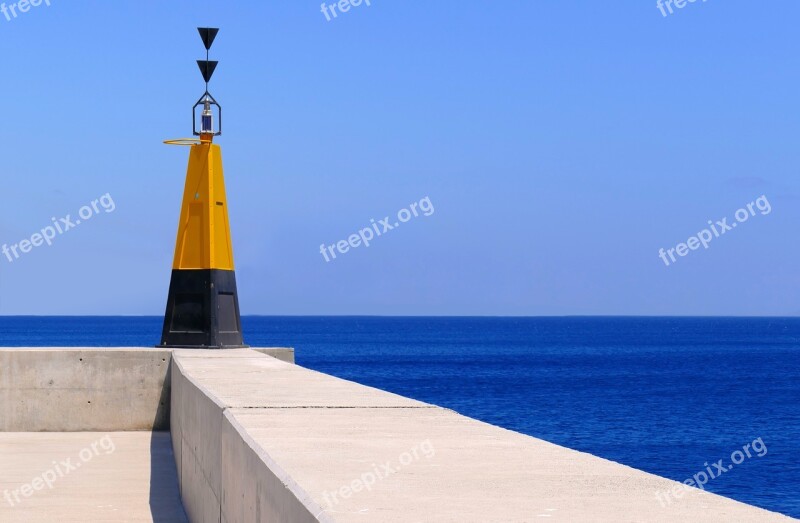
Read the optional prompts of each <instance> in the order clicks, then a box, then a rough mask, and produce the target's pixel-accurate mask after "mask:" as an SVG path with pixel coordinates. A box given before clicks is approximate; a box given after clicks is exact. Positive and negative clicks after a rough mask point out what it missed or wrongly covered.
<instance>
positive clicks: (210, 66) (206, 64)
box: [197, 60, 219, 83]
mask: <svg viewBox="0 0 800 523" xmlns="http://www.w3.org/2000/svg"><path fill="white" fill-rule="evenodd" d="M218 63H219V62H216V61H214V60H198V61H197V65H198V67H200V72H201V73H202V75H203V79H204V80H205V81H206V83H208V82H209V80H211V76H212V75H213V74H214V70H215V69H216V68H217V64H218Z"/></svg>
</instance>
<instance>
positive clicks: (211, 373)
mask: <svg viewBox="0 0 800 523" xmlns="http://www.w3.org/2000/svg"><path fill="white" fill-rule="evenodd" d="M173 363H174V364H173V367H172V384H173V396H172V429H173V445H174V446H175V456H176V460H177V462H178V468H179V482H180V484H181V494H182V497H183V502H184V505H185V507H186V510H187V513H188V514H189V517H190V518H191V520H192V521H193V522H207V521H209V522H210V521H220V520H221V521H223V522H227V523H233V522H244V521H275V522H280V521H285V522H292V523H295V522H313V521H323V522H330V521H337V522H372V521H380V522H387V523H391V522H401V521H402V522H406V521H436V522H449V521H452V522H471V521H475V522H500V521H520V522H521V521H540V520H543V518H547V519H544V520H546V521H568V522H585V521H592V522H614V523H619V522H634V521H637V522H643V521H653V522H680V523H686V522H687V521H704V522H726V523H727V522H733V521H735V522H762V521H763V522H766V521H792V519H791V518H788V517H785V516H781V515H779V514H775V513H772V512H768V511H765V510H762V509H758V508H756V507H752V506H749V505H745V504H742V503H738V502H736V501H733V500H730V499H727V498H723V497H720V496H716V495H713V494H709V493H707V492H702V491H699V490H689V491H686V492H685V493H684V494H682V496H681V497H680V498H673V499H674V501H673V502H672V503H671V504H670V505H668V506H662V505H661V504H660V503H659V501H658V500H657V498H656V493H657V492H658V491H669V490H671V489H673V488H675V487H678V488H680V489H681V492H684V491H683V486H682V485H681V484H680V483H677V482H674V481H670V480H667V479H664V478H660V477H658V476H654V475H651V474H647V473H645V472H642V471H638V470H635V469H632V468H630V467H626V466H624V465H621V464H618V463H614V462H611V461H607V460H604V459H601V458H598V457H595V456H591V455H589V454H585V453H581V452H577V451H574V450H570V449H567V448H564V447H559V446H557V445H553V444H550V443H547V442H544V441H541V440H538V439H535V438H531V437H528V436H524V435H522V434H518V433H515V432H511V431H508V430H504V429H501V428H499V427H495V426H492V425H487V424H485V423H481V422H479V421H476V420H473V419H470V418H466V417H463V416H460V415H458V414H456V413H454V412H452V411H449V410H446V409H441V408H438V407H434V406H432V405H427V404H424V403H420V402H417V401H413V400H409V399H407V398H402V397H400V396H396V395H394V394H390V393H388V392H384V391H379V390H377V389H372V388H369V387H364V386H361V385H358V384H355V383H351V382H347V381H345V380H340V379H337V378H333V377H331V376H327V375H324V374H320V373H317V372H313V371H310V370H306V369H303V368H301V367H297V366H294V365H289V364H285V363H283V362H280V361H277V360H274V359H270V358H267V357H265V356H263V355H260V354H254V353H253V352H252V351H247V350H241V351H229V352H228V353H227V357H224V358H221V357H220V354H218V353H214V352H212V351H207V352H204V351H191V352H187V351H176V352H175V353H174V360H173Z"/></svg>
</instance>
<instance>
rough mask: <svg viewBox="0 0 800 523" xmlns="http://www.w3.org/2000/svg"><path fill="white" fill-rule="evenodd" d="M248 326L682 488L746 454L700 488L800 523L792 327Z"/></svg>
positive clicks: (96, 327)
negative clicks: (703, 473)
mask: <svg viewBox="0 0 800 523" xmlns="http://www.w3.org/2000/svg"><path fill="white" fill-rule="evenodd" d="M243 322H244V329H245V341H246V342H248V343H249V344H251V345H253V346H293V347H295V348H296V350H297V353H296V356H297V362H298V363H299V364H301V365H304V366H307V367H310V368H313V369H317V370H320V371H322V372H326V373H329V374H334V375H337V376H341V377H343V378H347V379H351V380H354V381H358V382H360V383H365V384H367V385H372V386H375V387H379V388H382V389H386V390H390V391H392V392H396V393H398V394H402V395H404V396H410V397H413V398H416V399H419V400H422V401H426V402H430V403H434V404H437V405H442V406H445V407H448V408H451V409H453V410H456V411H458V412H460V413H462V414H465V415H467V416H472V417H475V418H478V419H481V420H484V421H487V422H489V423H494V424H497V425H501V426H503V427H506V428H509V429H512V430H516V431H519V432H523V433H525V434H530V435H531V436H536V437H539V438H543V439H546V440H548V441H552V442H554V443H558V444H561V445H565V446H568V447H572V448H576V449H579V450H583V451H586V452H590V453H592V454H596V455H598V456H603V457H605V458H608V459H611V460H614V461H619V462H621V463H625V464H627V465H630V466H633V467H636V468H639V469H643V470H646V471H649V472H653V473H655V474H659V475H662V476H666V477H669V478H672V479H675V480H679V481H683V480H685V479H687V478H690V477H692V476H693V475H695V474H697V473H698V472H701V471H705V470H706V465H705V464H706V463H708V466H712V465H711V464H712V463H714V462H716V461H717V460H719V459H723V460H724V464H725V465H726V466H727V465H730V464H731V454H732V453H733V452H734V451H736V450H741V449H742V447H744V446H745V445H747V444H751V447H749V448H748V452H750V454H751V457H750V458H747V457H746V456H744V459H743V461H742V463H740V464H738V465H735V466H734V468H732V469H731V470H729V471H727V472H725V473H724V474H722V475H720V476H719V477H717V478H715V479H711V480H710V481H709V482H708V483H707V484H706V489H707V490H710V491H712V492H716V493H718V494H721V495H724V496H728V497H732V498H735V499H738V500H740V501H743V502H746V503H751V504H754V505H758V506H761V507H764V508H767V509H770V510H775V511H778V512H783V513H785V514H789V515H792V516H795V517H800V319H798V318H770V319H741V318H717V319H711V318H373V317H369V318H366V317H361V318H358V317H333V318H331V317H327V318H324V317H248V318H244V319H243ZM160 332H161V318H29V317H11V318H9V317H5V318H0V345H6V346H9V345H11V346H36V345H40V346H41V345H49V346H53V345H64V346H75V345H78V346H142V345H144V346H152V345H155V344H156V343H157V342H158V339H159V336H160ZM758 438H761V439H760V441H761V442H763V447H762V446H761V444H760V443H757V444H756V445H752V442H753V441H755V440H758ZM753 448H755V449H756V450H750V449H753ZM764 449H765V450H766V453H764ZM756 451H758V452H756ZM758 454H763V456H760V457H759V456H758ZM743 455H744V453H743ZM737 458H738V456H737ZM712 470H715V469H714V468H713V466H712Z"/></svg>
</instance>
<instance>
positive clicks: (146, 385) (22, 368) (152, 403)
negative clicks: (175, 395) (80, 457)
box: [0, 347, 294, 432]
mask: <svg viewBox="0 0 800 523" xmlns="http://www.w3.org/2000/svg"><path fill="white" fill-rule="evenodd" d="M255 350H256V351H258V352H261V353H263V354H267V355H269V356H272V357H273V358H278V359H280V360H282V361H285V362H289V363H294V349H287V348H279V347H269V348H259V349H255ZM217 352H219V354H218V355H217V356H222V357H224V358H226V359H227V358H230V357H231V356H232V355H230V354H227V353H228V351H217ZM249 353H250V354H252V352H249ZM171 358H172V350H170V349H158V348H142V347H139V348H97V347H14V348H0V409H2V410H1V411H0V412H2V416H0V432H40V431H49V432H61V431H64V432H70V431H102V430H117V431H125V430H168V429H169V403H170V402H169V397H170V382H169V372H168V371H169V365H170V361H171ZM65 412H69V415H65Z"/></svg>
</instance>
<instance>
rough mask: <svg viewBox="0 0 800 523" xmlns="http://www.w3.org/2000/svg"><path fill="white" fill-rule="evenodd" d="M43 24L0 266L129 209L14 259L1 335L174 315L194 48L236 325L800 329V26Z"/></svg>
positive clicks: (11, 130) (781, 10)
mask: <svg viewBox="0 0 800 523" xmlns="http://www.w3.org/2000/svg"><path fill="white" fill-rule="evenodd" d="M51 3H52V5H51V6H49V7H48V6H46V5H45V4H42V5H41V6H39V7H34V8H31V9H30V10H29V11H28V12H26V13H24V14H19V16H18V17H17V18H12V20H11V21H7V20H6V19H5V17H3V16H2V15H0V45H1V49H2V62H1V63H0V67H2V82H1V83H0V98H1V99H2V111H0V138H1V139H2V146H1V147H2V149H1V151H2V154H0V180H2V196H3V204H2V205H0V244H15V243H18V242H19V241H20V240H22V239H24V238H30V237H31V235H33V234H34V233H36V232H37V231H38V230H40V229H41V228H43V227H45V226H47V225H48V224H50V218H51V217H62V216H65V215H66V214H72V215H73V217H74V216H75V215H76V214H77V210H78V209H79V208H80V207H81V206H83V205H85V204H88V203H90V202H91V201H92V200H93V199H96V198H98V197H99V196H101V195H103V194H106V193H109V194H110V195H111V196H112V197H113V200H114V202H115V204H116V209H115V211H114V212H112V213H103V212H102V210H101V213H100V215H99V216H96V217H94V218H93V219H92V220H90V221H87V222H84V223H81V224H80V225H79V226H78V227H76V228H74V229H72V230H70V231H68V232H67V233H65V234H64V235H61V236H58V237H57V238H56V239H55V241H54V243H53V245H52V246H46V245H43V246H40V247H37V248H34V249H33V250H32V251H31V252H29V253H27V254H24V255H22V256H21V257H20V258H19V259H16V260H15V261H14V262H13V263H10V262H8V260H7V259H6V258H5V257H0V293H1V294H0V314H76V315H82V314H148V315H160V314H163V312H164V305H165V301H166V296H167V287H168V284H169V276H170V269H171V259H172V254H173V249H174V241H175V232H176V227H177V220H178V213H179V211H180V201H181V193H182V190H183V182H184V176H185V168H186V160H187V153H188V151H187V149H186V148H180V147H168V146H166V145H163V144H162V143H161V141H162V140H163V139H167V138H177V137H182V136H187V135H189V134H190V132H191V128H190V125H191V121H190V119H189V116H190V114H189V108H190V107H191V105H192V104H193V103H194V102H195V100H196V99H197V98H198V97H199V96H200V95H201V94H202V92H203V87H204V86H203V84H202V81H201V77H200V74H199V72H198V70H197V66H196V64H195V60H196V59H199V58H203V57H204V50H203V47H202V45H201V42H200V39H199V37H198V35H197V33H196V30H195V28H196V27H197V26H199V25H208V26H218V27H220V28H221V31H220V34H219V36H218V37H217V41H216V43H215V44H214V47H213V49H212V59H216V60H219V61H220V65H219V67H218V69H217V72H216V74H215V76H214V79H213V80H212V84H211V91H212V93H213V94H214V95H215V96H216V98H217V99H218V100H219V101H220V103H221V104H222V105H223V107H224V111H225V129H224V131H225V134H224V135H223V136H222V137H220V139H219V140H218V143H220V144H221V146H222V149H223V155H224V162H225V174H226V178H227V189H228V199H229V204H230V209H231V223H232V227H233V240H234V249H235V255H236V264H237V278H238V281H239V293H240V301H241V308H242V312H243V314H383V315H395V314H396V315H570V314H609V315H611V314H647V315H667V314H681V315H684V314H697V315H796V314H798V313H800V303H799V302H798V296H800V273H799V272H798V268H797V266H798V260H799V259H800V256H799V255H800V248H798V243H799V242H798V224H800V187H798V174H799V173H798V170H799V168H800V101H799V100H800V97H798V93H799V92H800V53H798V52H797V51H798V31H797V21H798V20H800V4H798V3H797V2H789V1H781V2H753V1H743V0H724V1H723V0H709V1H707V2H705V3H702V2H696V3H694V4H689V5H687V6H686V7H685V8H683V9H681V10H678V11H677V12H676V13H675V14H673V15H670V16H667V17H664V16H662V15H661V13H660V11H659V10H658V9H657V8H656V5H655V1H647V0H645V1H642V0H636V1H634V0H623V1H616V2H561V1H559V2H544V1H522V0H519V1H516V0H509V1H506V2H463V1H461V2H455V1H444V0H437V1H435V2H434V1H430V0H428V1H420V0H404V1H402V2H401V1H389V0H372V2H371V5H370V6H366V5H365V4H362V5H361V6H359V7H354V8H352V9H351V10H350V11H349V12H347V13H343V14H341V15H340V16H339V17H338V18H336V19H335V20H332V21H330V22H328V21H326V18H325V16H324V15H323V14H322V13H321V12H320V2H319V1H296V0H293V1H283V2H276V1H269V2H255V1H242V2H224V3H223V2H208V1H192V2H188V1H174V2H133V1H114V2H100V1H91V2H75V1H66V0H51ZM762 194H763V195H766V196H767V198H768V201H769V203H770V204H771V207H772V212H771V213H770V214H768V215H761V214H760V213H759V214H757V215H756V216H754V217H752V218H750V219H749V220H748V221H747V222H746V223H743V224H741V225H740V226H739V227H738V228H737V229H735V230H732V231H730V232H728V233H726V234H725V235H724V236H722V237H720V238H718V239H714V240H713V241H712V243H711V244H710V245H709V248H708V249H707V250H705V249H703V248H702V247H701V248H700V249H699V250H697V251H690V252H689V254H688V255H686V256H685V257H682V258H677V262H676V263H674V264H672V265H670V266H666V265H665V264H664V262H663V261H662V260H661V259H660V258H659V257H658V250H659V249H660V248H664V249H667V248H670V247H672V248H674V247H675V246H676V245H677V244H678V243H680V242H685V241H686V240H687V239H688V238H689V237H690V236H692V235H694V234H696V233H697V232H698V231H700V230H701V229H703V228H704V227H706V224H707V221H708V220H715V221H716V220H718V219H721V218H723V217H728V220H729V222H730V221H731V220H732V217H733V214H734V212H735V211H736V210H737V209H739V208H740V207H742V206H745V205H746V204H747V203H749V202H752V201H754V200H755V199H756V198H757V197H759V196H761V195H762ZM425 196H428V197H429V198H430V200H431V202H432V203H433V205H434V208H435V212H434V213H433V214H432V215H431V216H428V217H423V216H420V217H418V218H414V219H412V220H410V221H409V222H408V223H406V224H403V225H402V226H401V227H399V228H397V229H395V230H392V231H391V232H390V233H386V235H384V236H381V237H380V238H378V239H376V240H374V241H373V243H372V245H371V246H370V247H369V248H364V247H363V246H361V247H359V248H354V249H352V250H350V251H349V252H347V253H346V254H339V256H338V257H337V259H336V260H333V261H331V262H325V259H324V258H323V256H322V255H321V254H320V245H321V244H323V243H326V244H333V243H335V242H337V241H338V240H342V239H345V238H347V237H348V236H349V235H350V234H352V233H355V232H356V231H358V230H359V229H361V228H364V227H368V226H369V225H370V219H372V218H374V219H376V220H379V219H382V218H383V217H384V216H386V215H391V216H392V221H395V220H394V216H395V214H396V213H397V211H398V210H400V209H402V208H404V207H406V206H408V205H409V204H410V203H412V202H417V201H419V200H420V199H421V198H424V197H425ZM101 209H102V208H101Z"/></svg>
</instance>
